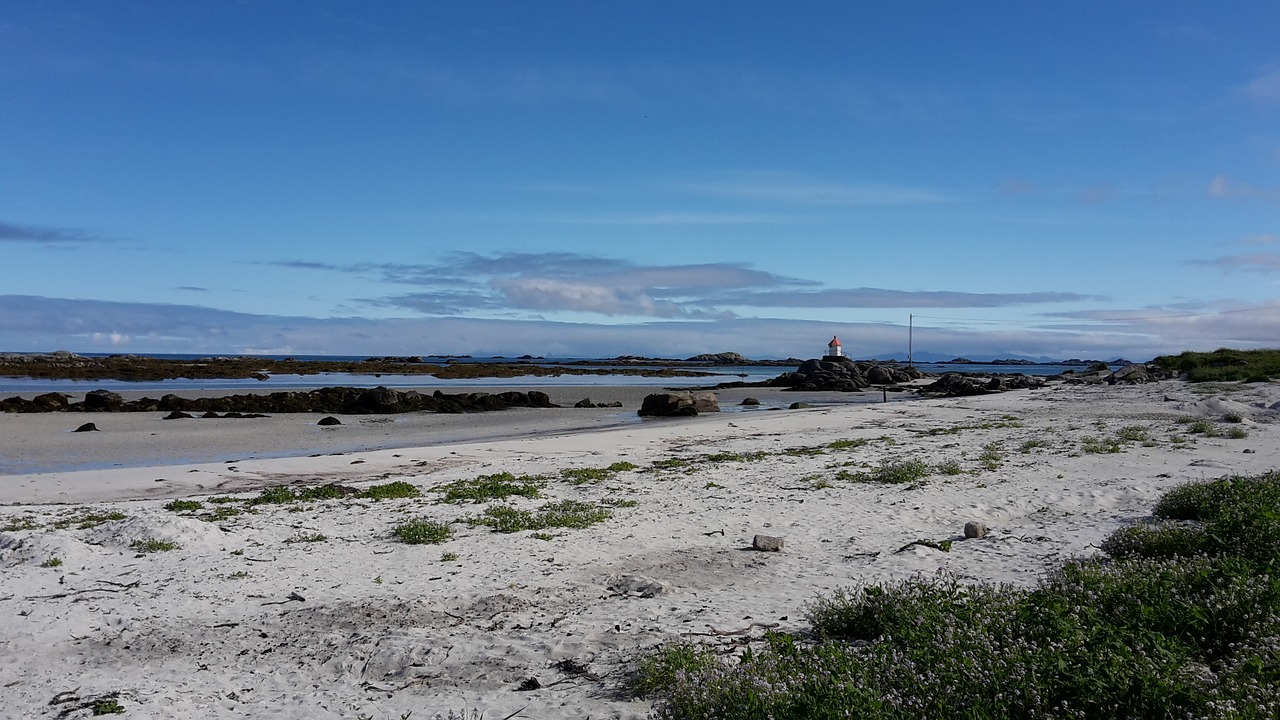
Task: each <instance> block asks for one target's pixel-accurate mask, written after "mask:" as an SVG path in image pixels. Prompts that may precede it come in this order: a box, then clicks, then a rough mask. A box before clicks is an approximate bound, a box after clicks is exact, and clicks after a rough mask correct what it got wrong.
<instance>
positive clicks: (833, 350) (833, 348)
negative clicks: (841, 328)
mask: <svg viewBox="0 0 1280 720" xmlns="http://www.w3.org/2000/svg"><path fill="white" fill-rule="evenodd" d="M843 354H844V351H843V350H842V349H841V345H840V338H838V337H836V336H835V335H832V336H831V342H829V343H827V356H828V357H840V356H841V355H843Z"/></svg>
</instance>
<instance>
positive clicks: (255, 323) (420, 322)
mask: <svg viewBox="0 0 1280 720" xmlns="http://www.w3.org/2000/svg"><path fill="white" fill-rule="evenodd" d="M1059 317H1060V321H1057V322H1052V323H1051V322H1045V323H1022V324H1018V323H1011V324H1009V325H1003V326H1002V325H992V324H986V323H984V324H982V325H981V326H979V327H977V328H976V329H971V328H966V327H963V326H955V327H934V326H930V325H928V324H927V322H917V323H916V325H915V338H914V340H915V350H916V351H917V353H918V354H920V355H918V356H924V354H935V355H947V356H956V355H964V356H968V357H977V358H984V357H1008V356H1010V355H1011V354H1013V353H1015V352H1017V353H1020V354H1023V355H1029V356H1033V357H1035V356H1045V357H1051V358H1059V359H1066V358H1070V357H1094V358H1103V359H1110V358H1113V357H1116V356H1122V357H1128V358H1129V359H1133V360H1142V359H1146V358H1149V357H1151V356H1153V355H1157V354H1165V353H1176V352H1181V351H1182V350H1188V349H1190V350H1212V349H1214V348H1217V347H1222V346H1229V347H1242V348H1248V347H1268V346H1271V345H1274V343H1275V340H1274V339H1275V338H1276V337H1280V306H1276V307H1235V308H1232V307H1230V306H1223V307H1222V308H1220V311H1219V312H1216V313H1196V314H1178V313H1173V314H1162V313H1153V312H1151V311H1149V310H1146V311H1133V312H1128V313H1122V312H1111V313H1091V314H1085V313H1076V314H1071V315H1067V314H1063V315H1060V316H1059ZM1067 321H1070V322H1067ZM95 333H97V334H98V337H99V339H100V340H102V341H104V342H110V341H111V339H112V338H113V337H114V338H116V339H117V340H118V341H119V343H120V344H119V345H117V346H112V350H114V351H117V352H152V353H155V352H172V353H208V354H226V353H247V352H250V351H252V350H254V349H259V350H260V349H263V348H278V349H286V348H287V349H288V350H287V352H288V353H289V354H299V355H302V354H317V355H324V354H330V355H422V354H472V355H509V356H510V355H518V354H522V353H530V354H534V355H544V356H548V357H565V356H575V357H612V356H615V355H647V356H653V357H673V356H681V357H685V356H691V355H696V354H699V353H703V352H721V351H726V350H733V351H736V352H741V353H743V354H744V355H746V356H748V357H754V358H770V357H792V356H794V357H802V358H803V357H814V356H816V355H817V354H818V353H819V352H821V351H822V348H823V346H825V344H826V341H827V340H828V339H830V337H831V336H832V335H839V336H840V338H841V340H843V341H844V342H845V347H846V350H847V351H848V352H849V353H850V354H851V355H853V356H855V357H880V358H885V357H891V356H897V357H905V355H906V345H907V338H906V327H905V326H903V325H901V324H893V323H832V322H814V321H800V320H779V319H770V318H754V319H753V318H734V319H726V320H714V321H688V320H668V321H660V322H645V323H631V324H599V323H563V322H543V321H533V320H493V319H470V318H457V317H454V318H398V319H386V320H365V319H361V318H327V319H316V318H298V317H281V316H271V315H249V314H244V313H232V312H226V311H220V310H214V309H210V308H201V307H195V306H179V305H158V304H147V303H108V302H99V301H89V300H64V299H57V298H42V297H31V296H13V295H8V296H0V347H5V348H7V349H12V350H30V351H49V350H54V349H59V348H66V349H69V350H75V351H94V350H97V349H99V347H98V346H97V345H96V344H95V341H94V337H95Z"/></svg>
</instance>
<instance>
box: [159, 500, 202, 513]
mask: <svg viewBox="0 0 1280 720" xmlns="http://www.w3.org/2000/svg"><path fill="white" fill-rule="evenodd" d="M202 508H204V503H202V502H200V501H199V500H173V501H171V502H168V503H165V506H164V509H165V510H168V511H170V512H195V511H196V510H200V509H202Z"/></svg>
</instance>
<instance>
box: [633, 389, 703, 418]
mask: <svg viewBox="0 0 1280 720" xmlns="http://www.w3.org/2000/svg"><path fill="white" fill-rule="evenodd" d="M638 414H639V415H640V416H641V417H688V416H691V415H697V414H698V408H697V407H695V406H694V404H693V396H692V395H690V394H689V393H652V394H649V395H646V396H645V398H644V402H642V403H640V410H639V413H638Z"/></svg>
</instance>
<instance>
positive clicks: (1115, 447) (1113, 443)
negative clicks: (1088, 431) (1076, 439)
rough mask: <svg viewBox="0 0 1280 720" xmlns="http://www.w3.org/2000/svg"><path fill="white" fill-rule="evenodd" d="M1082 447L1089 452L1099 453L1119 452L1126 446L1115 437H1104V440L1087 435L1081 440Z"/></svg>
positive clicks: (1092, 453)
mask: <svg viewBox="0 0 1280 720" xmlns="http://www.w3.org/2000/svg"><path fill="white" fill-rule="evenodd" d="M1080 449H1081V450H1082V451H1084V452H1086V453H1088V454H1091V455H1097V454H1101V453H1118V452H1120V451H1121V450H1124V446H1123V445H1121V444H1120V441H1119V440H1117V439H1116V438H1113V437H1109V438H1103V439H1102V440H1099V439H1098V438H1096V437H1087V438H1085V439H1084V440H1082V441H1081V442H1080Z"/></svg>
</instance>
